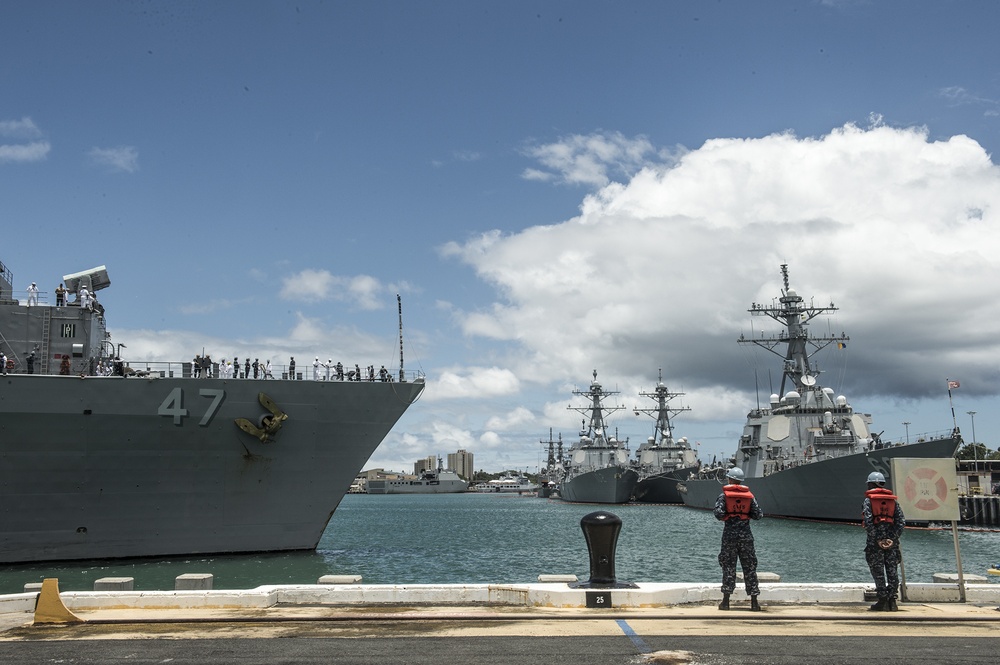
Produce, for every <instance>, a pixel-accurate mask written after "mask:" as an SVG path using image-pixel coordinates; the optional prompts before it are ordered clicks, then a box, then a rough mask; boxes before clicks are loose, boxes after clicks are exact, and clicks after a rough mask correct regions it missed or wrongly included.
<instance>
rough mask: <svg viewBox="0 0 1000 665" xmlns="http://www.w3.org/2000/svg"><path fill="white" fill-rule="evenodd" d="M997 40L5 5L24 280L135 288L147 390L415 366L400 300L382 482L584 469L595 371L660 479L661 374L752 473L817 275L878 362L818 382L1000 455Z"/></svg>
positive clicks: (805, 28) (627, 12)
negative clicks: (790, 307)
mask: <svg viewBox="0 0 1000 665" xmlns="http://www.w3.org/2000/svg"><path fill="white" fill-rule="evenodd" d="M998 14H1000V8H998V7H997V6H996V5H995V4H994V3H990V2H933V3H932V2H915V3H914V2H878V3H876V2H808V1H804V2H791V1H789V2H754V3H746V2H717V3H664V2H630V3H607V2H587V1H582V2H581V1H576V2H517V1H505V2H467V1H466V2H433V3H431V2H361V3H348V2H322V3H320V2H305V1H303V2H294V3H292V2H211V3H204V2H94V3H79V2H43V3H33V2H16V3H6V4H5V5H3V6H2V7H0V220H2V222H0V228H2V230H3V232H2V234H0V238H2V240H0V261H3V262H4V263H5V264H6V265H7V266H8V268H10V270H12V271H13V273H14V279H15V289H18V290H21V289H24V288H26V287H27V285H28V284H29V283H30V282H31V281H37V282H38V283H39V285H40V288H42V289H43V291H48V293H49V297H50V298H51V297H52V296H51V292H52V290H53V289H54V288H55V287H56V285H57V284H58V283H59V281H60V280H61V277H62V275H64V274H68V273H71V272H76V271H79V270H83V269H86V268H90V267H93V266H97V265H107V267H108V271H109V274H110V276H111V280H112V286H111V287H110V288H109V289H107V290H106V291H103V292H101V293H100V294H99V295H100V297H101V300H102V302H103V303H104V304H105V306H106V307H107V310H108V318H109V326H110V328H111V330H112V334H113V336H114V340H115V341H117V342H122V343H125V344H127V347H128V353H127V354H126V358H127V359H130V360H133V361H141V360H177V359H181V358H189V357H191V356H193V355H194V354H195V353H197V352H200V351H201V349H202V348H205V349H206V350H207V351H208V352H210V353H211V354H212V355H213V357H215V358H217V359H218V358H220V357H226V358H230V357H231V356H232V355H233V354H236V355H238V356H240V357H241V358H242V357H245V356H246V355H252V356H254V357H260V358H261V359H263V358H271V359H272V362H274V363H275V364H279V365H280V364H283V363H285V362H287V358H288V357H289V356H291V355H294V356H296V358H297V360H298V361H299V364H300V367H301V365H302V363H303V361H306V362H308V361H310V360H311V359H312V358H313V357H315V356H316V355H319V356H320V357H321V358H323V359H326V358H332V359H333V360H334V362H336V361H337V360H341V361H343V362H345V363H349V364H354V363H355V362H357V363H360V364H361V365H367V364H375V365H376V366H379V365H381V364H385V365H387V366H392V365H393V364H395V363H397V362H398V343H397V341H396V337H395V335H396V332H397V322H396V306H395V305H396V301H395V295H396V293H400V294H401V295H402V298H403V308H404V326H405V330H406V337H407V342H406V349H405V352H406V366H407V369H412V370H418V369H419V370H421V371H423V372H425V373H426V375H427V379H428V387H427V390H426V392H425V396H424V397H423V398H422V400H421V401H420V402H419V403H418V404H417V405H415V406H414V407H413V408H412V409H411V410H410V412H409V413H408V414H407V415H406V416H405V417H404V419H403V420H402V421H401V422H400V424H399V426H397V428H396V429H395V430H394V431H393V433H392V434H391V435H390V437H389V438H388V439H387V440H386V442H385V443H383V445H382V446H381V447H380V448H379V449H378V451H376V453H375V455H374V456H373V458H372V460H371V462H370V464H369V466H384V467H387V468H393V469H406V468H410V466H411V465H412V462H413V461H414V460H416V459H418V458H421V457H425V456H427V455H434V454H439V455H442V456H444V455H445V454H446V453H448V452H453V451H454V450H456V449H458V448H465V449H468V450H471V451H472V452H474V453H475V454H476V466H477V467H478V468H484V469H486V470H489V471H497V470H500V469H502V468H506V467H520V468H522V469H524V468H528V469H530V470H534V469H535V467H536V466H537V465H538V463H539V461H540V459H541V454H542V453H541V447H540V446H539V445H538V441H539V439H541V438H547V437H548V432H549V428H550V427H551V428H552V429H553V431H554V432H555V433H556V434H559V433H561V434H562V436H563V438H564V440H566V441H567V442H569V441H571V440H573V439H574V438H575V436H576V429H577V426H578V424H579V417H578V415H577V414H576V413H575V412H573V411H568V410H567V409H566V407H567V406H568V405H569V404H570V402H571V401H572V398H571V394H570V393H571V391H572V390H573V389H574V388H585V387H586V385H587V384H588V382H589V380H590V376H591V372H592V370H593V369H597V370H598V375H599V379H600V380H601V381H602V383H604V385H605V386H606V387H608V388H612V389H617V390H620V391H621V395H620V397H619V402H620V403H621V404H622V405H623V406H626V407H628V408H626V409H625V410H624V411H622V412H619V414H616V417H615V418H612V419H611V424H612V425H613V426H615V427H617V428H618V429H619V434H620V436H621V437H622V438H624V437H625V436H628V437H630V440H631V443H632V447H633V448H634V447H635V446H636V445H638V443H639V442H640V441H641V440H642V439H644V438H645V437H646V436H648V435H649V433H650V427H651V424H652V423H651V421H649V419H647V418H635V417H634V416H633V415H632V414H631V407H633V406H635V405H644V404H643V402H644V400H645V398H641V397H638V396H637V393H638V392H639V391H641V390H649V389H650V388H652V387H653V385H654V384H655V381H656V376H657V372H658V370H659V369H660V368H662V370H663V376H664V381H665V383H667V385H668V386H669V387H671V388H672V389H674V390H678V391H683V392H685V393H686V395H685V397H684V398H683V402H684V404H685V405H686V406H689V407H691V409H692V410H691V411H690V412H687V413H685V414H683V416H682V417H681V418H679V419H678V422H677V430H676V433H677V434H678V435H682V436H687V437H688V438H689V439H690V440H692V441H699V442H700V443H701V446H700V450H701V451H702V456H703V457H710V456H711V455H728V454H729V453H731V452H732V451H733V450H734V449H735V442H736V438H737V436H738V434H739V431H740V429H741V427H742V423H743V419H744V416H745V413H746V411H747V410H748V409H749V408H751V407H752V406H753V405H754V404H755V403H756V396H755V395H754V368H755V367H756V368H757V371H758V377H760V380H761V382H762V383H766V381H767V380H766V379H765V378H764V377H766V376H767V374H768V371H770V372H771V376H772V379H771V380H773V381H776V380H777V378H778V377H777V373H776V372H777V367H776V365H775V363H774V362H772V361H771V360H770V359H769V358H764V357H760V356H759V355H755V354H753V353H749V352H747V351H745V350H744V349H743V348H742V347H740V346H739V345H737V344H736V341H735V340H736V338H737V337H738V336H739V335H740V334H741V333H745V332H749V331H750V324H751V321H750V317H749V315H748V314H747V312H746V309H747V308H748V307H749V306H750V304H751V303H752V302H754V301H757V302H770V299H771V297H772V296H774V295H776V294H777V288H778V285H779V283H780V282H779V265H780V264H781V263H788V264H789V266H790V271H791V275H792V285H793V287H795V288H796V289H797V290H798V291H799V292H800V294H802V295H804V296H805V297H807V298H809V297H812V296H815V297H816V298H817V302H822V303H825V302H829V301H830V300H833V301H834V302H835V303H836V305H838V306H839V307H841V308H842V309H841V311H840V313H839V314H838V315H837V316H836V317H835V318H834V319H832V320H831V321H826V320H823V322H822V323H819V322H818V323H816V324H815V326H829V329H830V330H834V331H836V332H839V331H840V330H844V331H845V332H847V334H849V335H850V336H851V343H850V344H849V346H848V349H847V350H846V351H845V352H838V353H836V354H828V355H827V356H821V357H820V358H819V363H820V367H821V368H822V369H825V370H827V373H826V374H825V375H824V376H823V377H821V383H824V384H825V385H830V386H831V387H833V388H834V389H835V390H836V391H837V392H838V393H841V392H843V393H844V394H846V395H847V396H848V398H849V400H850V401H851V402H852V404H853V405H854V406H855V408H857V409H860V410H863V411H865V412H870V413H872V414H873V417H874V419H875V427H876V430H885V434H884V436H885V437H890V438H902V437H903V435H904V427H903V425H902V423H903V422H910V423H911V424H910V425H909V431H910V433H911V436H915V435H916V434H917V433H920V432H931V431H939V430H944V429H948V428H950V427H951V424H952V422H951V411H950V410H949V405H948V400H947V393H946V392H945V378H946V377H951V378H957V379H959V380H960V381H961V382H962V387H961V388H960V389H959V390H957V391H955V393H954V397H955V411H956V413H957V416H958V424H959V425H960V426H961V427H962V429H963V431H964V432H965V433H966V437H967V438H971V432H970V430H971V419H970V417H969V416H968V415H966V411H970V410H974V411H976V412H977V415H976V421H975V424H976V430H977V432H976V433H977V438H978V439H979V440H981V441H984V442H986V443H987V444H989V445H991V446H992V447H996V445H997V444H1000V440H998V439H997V435H996V432H997V427H998V426H1000V418H998V416H997V415H996V413H995V411H996V405H997V392H998V379H1000V360H998V358H1000V354H998V351H1000V344H998V339H1000V312H998V309H997V304H996V302H997V292H998V287H997V284H998V283H1000V262H998V261H997V259H996V257H997V255H998V253H1000V230H998V225H997V214H998V205H997V204H998V203H1000V171H998V169H997V167H996V164H995V161H994V158H993V155H994V154H995V152H996V150H997V147H998V141H1000V136H998V128H1000V52H998V51H1000V44H998V42H997V40H996V38H995V34H994V33H995V27H996V25H998V24H1000V20H998V19H1000V16H998ZM754 323H755V325H756V324H757V323H759V321H755V322H754ZM815 326H814V329H815ZM824 329H825V328H820V329H819V330H817V332H822V331H823V330H824ZM768 392H770V391H769V390H764V394H763V399H766V395H767V393H768Z"/></svg>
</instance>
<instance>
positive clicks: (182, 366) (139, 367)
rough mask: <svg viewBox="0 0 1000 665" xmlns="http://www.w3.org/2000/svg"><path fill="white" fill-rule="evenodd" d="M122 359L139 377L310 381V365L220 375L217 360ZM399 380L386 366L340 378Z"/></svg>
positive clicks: (419, 375)
mask: <svg viewBox="0 0 1000 665" xmlns="http://www.w3.org/2000/svg"><path fill="white" fill-rule="evenodd" d="M124 363H125V373H126V374H127V375H129V376H138V377H153V378H161V379H166V378H184V379H189V378H193V379H202V378H206V379H207V378H212V379H218V378H228V379H230V380H233V381H237V380H239V381H274V380H277V381H289V380H292V381H313V380H314V379H313V372H312V365H309V366H308V371H306V370H307V368H306V367H302V366H299V365H297V366H296V367H295V373H294V375H293V374H292V373H291V372H290V371H289V367H288V365H271V373H270V375H267V376H265V372H264V366H263V365H259V366H258V370H257V377H256V378H255V377H254V376H253V368H252V367H251V369H250V376H249V377H247V376H244V369H243V366H241V367H240V374H239V376H238V377H237V376H235V375H234V376H229V377H222V376H221V373H220V370H219V364H218V363H213V364H212V366H211V369H209V370H205V369H199V370H196V369H195V368H194V363H193V362H191V361H187V362H175V361H149V362H146V361H140V362H135V361H127V360H126V361H124ZM423 379H424V373H423V372H421V371H413V370H409V371H404V373H403V380H404V381H405V382H407V383H412V382H414V381H417V380H423ZM315 380H318V381H327V380H329V381H331V382H334V381H338V379H337V378H336V376H334V375H331V376H330V378H329V379H327V378H326V375H325V373H324V374H322V375H320V376H319V378H318V379H315ZM398 381H399V369H389V368H388V367H387V368H386V375H385V376H384V377H380V376H379V372H378V370H376V371H375V375H374V379H369V378H368V376H367V375H365V376H363V377H362V378H361V379H360V380H356V379H349V378H348V376H347V374H346V372H345V375H344V379H343V380H342V381H340V382H341V383H372V382H374V383H394V382H398Z"/></svg>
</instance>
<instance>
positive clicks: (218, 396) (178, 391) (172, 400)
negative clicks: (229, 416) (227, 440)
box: [156, 388, 226, 427]
mask: <svg viewBox="0 0 1000 665" xmlns="http://www.w3.org/2000/svg"><path fill="white" fill-rule="evenodd" d="M198 394H199V395H200V396H202V397H211V398H212V403H211V404H209V405H208V410H207V411H205V415H203V416H202V417H201V420H199V421H198V424H199V425H201V426H202V427H205V426H206V425H208V424H209V423H210V422H212V418H214V417H215V414H216V412H217V411H218V410H219V407H220V406H222V402H223V401H225V399H226V391H225V390H219V389H216V388H202V389H200V390H199V391H198ZM156 413H157V414H159V415H161V416H173V418H174V424H175V425H180V424H182V423H181V418H184V417H186V416H187V415H188V410H187V409H185V408H184V389H183V388H174V389H173V390H171V391H170V394H169V395H167V397H166V399H164V400H163V402H162V403H161V404H160V408H159V410H157V412H156Z"/></svg>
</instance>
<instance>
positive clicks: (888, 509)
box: [865, 487, 899, 524]
mask: <svg viewBox="0 0 1000 665" xmlns="http://www.w3.org/2000/svg"><path fill="white" fill-rule="evenodd" d="M865 496H866V497H868V500H869V501H871V504H872V520H873V521H874V522H875V524H882V523H885V522H887V523H889V524H892V523H893V522H895V521H896V520H895V516H896V499H898V498H899V497H897V496H896V495H895V494H893V493H892V492H891V491H889V490H887V489H886V488H884V487H876V488H874V489H870V490H868V491H866V492H865Z"/></svg>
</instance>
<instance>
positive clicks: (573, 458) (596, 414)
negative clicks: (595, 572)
mask: <svg viewBox="0 0 1000 665" xmlns="http://www.w3.org/2000/svg"><path fill="white" fill-rule="evenodd" d="M573 394H574V395H580V396H582V397H587V398H589V399H590V403H589V404H588V405H587V406H585V407H575V406H572V405H570V406H569V407H568V408H569V409H571V410H573V411H579V412H580V413H582V414H584V415H589V416H590V418H589V420H588V419H584V421H583V427H582V428H581V431H580V440H579V441H578V442H577V443H575V444H573V445H572V446H571V447H570V449H569V451H568V452H567V455H566V458H565V459H564V460H563V464H564V465H565V468H564V470H563V475H562V478H561V480H560V483H559V496H560V498H561V499H562V500H563V501H572V502H575V503H627V502H628V501H630V500H631V498H632V490H634V489H635V484H636V482H637V481H638V479H639V476H638V474H636V472H635V469H633V468H631V466H630V465H629V450H628V441H625V442H622V441H619V440H618V439H617V438H616V437H614V436H609V435H608V433H607V426H606V425H605V423H604V412H605V411H608V412H614V411H619V410H620V409H621V408H622V407H620V406H610V407H605V406H604V405H603V403H602V402H603V401H604V399H605V398H606V397H608V396H610V395H617V394H618V393H616V392H607V391H605V390H604V389H603V388H602V387H601V384H600V383H598V382H597V370H594V380H593V381H591V382H590V389H589V390H588V391H587V392H583V391H580V390H574V391H573Z"/></svg>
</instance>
